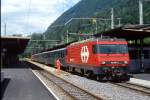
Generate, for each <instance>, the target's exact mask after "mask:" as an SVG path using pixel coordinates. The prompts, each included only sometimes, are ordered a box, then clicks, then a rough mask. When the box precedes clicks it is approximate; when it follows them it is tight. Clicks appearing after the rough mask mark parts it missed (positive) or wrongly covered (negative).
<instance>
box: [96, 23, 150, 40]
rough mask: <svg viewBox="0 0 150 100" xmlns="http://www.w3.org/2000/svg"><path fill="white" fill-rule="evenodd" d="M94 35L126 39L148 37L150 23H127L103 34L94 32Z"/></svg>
mask: <svg viewBox="0 0 150 100" xmlns="http://www.w3.org/2000/svg"><path fill="white" fill-rule="evenodd" d="M94 36H95V37H100V36H110V37H117V38H125V39H126V40H137V39H143V38H146V37H150V24H148V25H127V26H123V27H119V28H115V29H112V30H109V31H106V32H103V34H95V35H94Z"/></svg>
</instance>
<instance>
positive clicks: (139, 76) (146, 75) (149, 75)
mask: <svg viewBox="0 0 150 100" xmlns="http://www.w3.org/2000/svg"><path fill="white" fill-rule="evenodd" d="M132 76H133V77H134V78H136V79H142V80H147V81H150V73H140V74H132Z"/></svg>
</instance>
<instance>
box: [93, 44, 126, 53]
mask: <svg viewBox="0 0 150 100" xmlns="http://www.w3.org/2000/svg"><path fill="white" fill-rule="evenodd" d="M93 53H104V54H111V53H128V48H127V45H123V44H117V45H116V44H106V45H104V44H98V45H94V46H93Z"/></svg>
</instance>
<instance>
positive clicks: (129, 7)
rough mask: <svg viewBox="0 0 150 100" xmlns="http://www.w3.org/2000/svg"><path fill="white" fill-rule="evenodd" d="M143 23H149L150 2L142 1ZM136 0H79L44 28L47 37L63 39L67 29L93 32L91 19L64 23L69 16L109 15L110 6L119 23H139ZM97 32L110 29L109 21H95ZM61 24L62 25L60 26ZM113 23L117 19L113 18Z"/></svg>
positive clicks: (76, 31)
mask: <svg viewBox="0 0 150 100" xmlns="http://www.w3.org/2000/svg"><path fill="white" fill-rule="evenodd" d="M143 5H144V7H143V9H144V23H145V24H150V2H143ZM138 6H139V4H138V0H81V1H80V2H79V3H78V4H76V5H75V6H74V7H72V8H71V9H69V10H68V11H66V12H65V13H63V14H62V15H61V16H60V17H59V18H58V19H57V20H56V21H54V23H53V24H51V25H50V26H49V27H48V29H47V30H46V32H45V34H46V37H47V38H48V39H59V40H64V38H65V36H66V32H67V29H68V31H69V32H70V33H91V32H95V25H94V24H93V23H92V20H72V21H71V22H70V23H68V24H67V25H66V26H64V24H65V23H66V22H67V21H68V20H69V19H71V18H79V17H96V18H108V19H110V17H111V8H114V16H115V18H121V24H122V25H126V24H139V9H138V8H139V7H138ZM97 24H98V33H99V32H101V31H105V30H107V29H110V21H101V20H98V21H97ZM58 25H59V26H58ZM61 25H62V26H61ZM115 25H116V26H117V25H118V20H117V19H115Z"/></svg>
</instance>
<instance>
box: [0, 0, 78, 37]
mask: <svg viewBox="0 0 150 100" xmlns="http://www.w3.org/2000/svg"><path fill="white" fill-rule="evenodd" d="M79 1H80V0H1V35H2V36H3V35H4V33H5V29H4V27H5V24H6V35H13V34H22V35H23V36H27V35H30V34H31V33H43V32H45V31H46V29H47V28H48V26H49V25H50V24H51V23H53V22H54V21H55V20H56V19H57V18H58V17H59V16H60V15H61V14H62V13H63V12H65V11H66V10H68V9H69V8H71V7H72V6H73V5H75V4H76V3H77V2H79Z"/></svg>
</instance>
